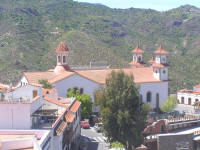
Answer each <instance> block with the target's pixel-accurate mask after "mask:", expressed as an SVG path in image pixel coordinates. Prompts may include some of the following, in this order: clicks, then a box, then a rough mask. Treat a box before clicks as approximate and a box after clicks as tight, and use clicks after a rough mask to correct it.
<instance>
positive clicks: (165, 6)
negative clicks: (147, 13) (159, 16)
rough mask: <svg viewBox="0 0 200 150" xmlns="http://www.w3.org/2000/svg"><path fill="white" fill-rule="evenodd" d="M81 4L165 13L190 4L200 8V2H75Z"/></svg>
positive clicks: (89, 0) (121, 0) (134, 0)
mask: <svg viewBox="0 0 200 150" xmlns="http://www.w3.org/2000/svg"><path fill="white" fill-rule="evenodd" d="M74 1H79V2H89V3H101V4H104V5H106V6H109V7H111V8H130V7H134V8H151V9H155V10H159V11H165V10H169V9H172V8H176V7H179V6H181V5H185V4H190V5H194V6H196V7H199V8H200V0H74Z"/></svg>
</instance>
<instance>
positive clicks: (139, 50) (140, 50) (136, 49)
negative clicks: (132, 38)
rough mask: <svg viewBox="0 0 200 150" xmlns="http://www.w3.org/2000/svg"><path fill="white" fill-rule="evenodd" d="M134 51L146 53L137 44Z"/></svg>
mask: <svg viewBox="0 0 200 150" xmlns="http://www.w3.org/2000/svg"><path fill="white" fill-rule="evenodd" d="M132 53H144V50H142V49H140V48H139V46H138V45H137V46H136V48H135V49H133V50H132Z"/></svg>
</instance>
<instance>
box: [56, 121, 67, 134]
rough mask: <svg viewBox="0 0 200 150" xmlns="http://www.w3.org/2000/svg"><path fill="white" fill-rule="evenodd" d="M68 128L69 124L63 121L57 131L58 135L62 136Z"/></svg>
mask: <svg viewBox="0 0 200 150" xmlns="http://www.w3.org/2000/svg"><path fill="white" fill-rule="evenodd" d="M66 127H67V123H66V122H65V121H61V123H60V124H59V126H58V127H57V129H56V135H58V136H60V135H61V134H62V133H63V131H64V130H65V128H66Z"/></svg>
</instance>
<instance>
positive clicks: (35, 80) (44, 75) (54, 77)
mask: <svg viewBox="0 0 200 150" xmlns="http://www.w3.org/2000/svg"><path fill="white" fill-rule="evenodd" d="M73 74H74V72H70V71H65V72H63V73H62V74H56V73H54V72H53V71H46V72H24V76H25V78H26V79H27V80H28V83H29V84H37V85H41V84H39V80H43V79H45V80H48V81H49V82H50V83H51V84H53V83H54V82H57V81H60V80H62V79H65V78H67V77H69V76H72V75H73Z"/></svg>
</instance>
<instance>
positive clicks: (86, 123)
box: [81, 121, 90, 129]
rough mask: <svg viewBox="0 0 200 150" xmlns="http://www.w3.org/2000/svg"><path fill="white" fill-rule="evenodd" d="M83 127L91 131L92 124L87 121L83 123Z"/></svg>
mask: <svg viewBox="0 0 200 150" xmlns="http://www.w3.org/2000/svg"><path fill="white" fill-rule="evenodd" d="M81 127H82V128H84V129H89V128H90V124H89V123H88V122H87V121H81Z"/></svg>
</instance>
